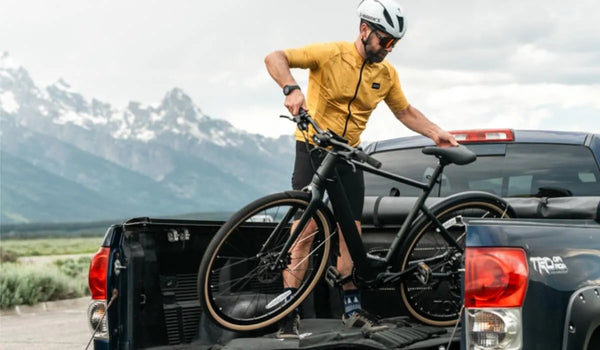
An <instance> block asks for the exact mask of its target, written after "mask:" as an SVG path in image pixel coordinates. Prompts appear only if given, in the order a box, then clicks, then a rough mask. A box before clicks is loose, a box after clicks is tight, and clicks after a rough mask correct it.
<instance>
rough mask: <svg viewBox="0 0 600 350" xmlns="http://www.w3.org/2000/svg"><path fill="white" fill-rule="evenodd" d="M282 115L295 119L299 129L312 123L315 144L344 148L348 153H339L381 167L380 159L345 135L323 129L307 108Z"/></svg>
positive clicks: (305, 128) (306, 129)
mask: <svg viewBox="0 0 600 350" xmlns="http://www.w3.org/2000/svg"><path fill="white" fill-rule="evenodd" d="M281 117H282V118H286V119H289V120H291V121H293V122H294V123H296V125H298V129H300V130H302V131H308V127H309V125H311V126H312V127H313V128H314V129H315V134H314V135H313V138H312V140H313V141H314V142H315V144H317V146H319V147H322V148H325V147H329V146H333V147H334V148H336V149H338V150H339V149H343V150H346V151H347V152H344V153H346V154H342V153H339V154H341V155H344V156H346V157H347V158H349V159H351V158H356V159H358V160H360V161H361V162H365V163H367V164H369V165H371V166H372V167H374V168H380V167H381V162H380V161H378V160H377V159H375V158H373V157H371V156H370V155H368V154H366V153H365V152H363V151H362V150H360V149H358V148H356V147H352V146H350V145H349V144H348V140H347V139H345V138H344V137H342V136H340V135H338V134H336V133H335V132H333V131H331V130H329V129H328V130H327V131H324V130H323V129H321V128H320V127H319V125H318V124H317V122H315V121H314V120H313V119H312V117H311V116H310V115H309V114H308V112H307V111H306V110H304V109H300V113H298V115H295V116H292V117H289V116H286V115H282V116H281Z"/></svg>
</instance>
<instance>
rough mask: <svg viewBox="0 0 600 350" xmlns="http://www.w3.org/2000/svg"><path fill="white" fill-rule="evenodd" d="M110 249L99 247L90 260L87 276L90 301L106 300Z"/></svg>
mask: <svg viewBox="0 0 600 350" xmlns="http://www.w3.org/2000/svg"><path fill="white" fill-rule="evenodd" d="M109 254H110V248H108V247H101V248H100V250H98V252H97V253H96V254H94V257H93V258H92V262H91V263H90V272H89V274H88V286H89V287H90V292H91V293H92V299H103V300H106V274H107V272H108V256H109Z"/></svg>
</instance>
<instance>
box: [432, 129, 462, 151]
mask: <svg viewBox="0 0 600 350" xmlns="http://www.w3.org/2000/svg"><path fill="white" fill-rule="evenodd" d="M432 139H433V142H435V144H436V145H438V147H444V148H445V147H456V146H458V142H457V141H456V139H455V138H454V135H452V134H451V133H449V132H447V131H444V130H440V131H439V132H438V133H437V134H436V135H434V136H433V137H432Z"/></svg>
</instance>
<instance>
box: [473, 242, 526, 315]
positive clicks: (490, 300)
mask: <svg viewBox="0 0 600 350" xmlns="http://www.w3.org/2000/svg"><path fill="white" fill-rule="evenodd" d="M466 250H467V252H466V257H465V306H466V307H520V306H521V305H523V299H524V298H525V291H526V289H527V281H528V278H529V270H528V267H527V258H526V255H525V251H523V250H522V249H520V248H467V249H466Z"/></svg>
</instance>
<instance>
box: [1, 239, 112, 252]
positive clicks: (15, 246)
mask: <svg viewBox="0 0 600 350" xmlns="http://www.w3.org/2000/svg"><path fill="white" fill-rule="evenodd" d="M101 243H102V237H73V238H32V239H4V240H2V241H1V242H0V246H1V247H2V250H3V251H5V252H12V253H13V254H14V255H16V256H17V257H21V256H40V255H69V254H86V253H95V252H96V251H97V250H98V248H100V244H101Z"/></svg>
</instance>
